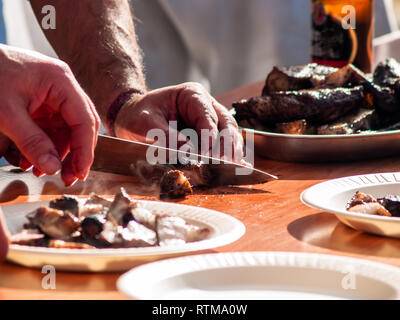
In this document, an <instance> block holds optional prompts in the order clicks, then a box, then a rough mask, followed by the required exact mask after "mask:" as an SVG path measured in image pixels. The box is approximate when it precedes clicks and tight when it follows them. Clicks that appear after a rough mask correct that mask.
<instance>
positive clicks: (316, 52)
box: [311, 0, 374, 73]
mask: <svg viewBox="0 0 400 320" xmlns="http://www.w3.org/2000/svg"><path fill="white" fill-rule="evenodd" d="M373 11H374V1H373V0H312V49H311V56H312V61H313V62H316V63H318V64H322V65H327V66H333V67H338V68H340V67H343V66H345V65H346V64H349V63H352V64H354V65H355V66H356V67H358V68H359V69H361V70H362V71H364V72H367V73H369V72H371V68H372V58H373V57H372V55H373V52H372V39H373V34H374V14H373Z"/></svg>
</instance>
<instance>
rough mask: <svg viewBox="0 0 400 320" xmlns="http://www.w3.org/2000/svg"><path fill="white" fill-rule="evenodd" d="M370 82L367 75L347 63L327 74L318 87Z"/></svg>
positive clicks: (356, 84)
mask: <svg viewBox="0 0 400 320" xmlns="http://www.w3.org/2000/svg"><path fill="white" fill-rule="evenodd" d="M366 82H370V79H368V77H367V75H366V74H364V73H363V72H362V71H361V70H359V69H358V68H356V67H355V66H353V65H352V64H349V65H347V66H345V67H343V68H340V69H338V70H337V71H335V72H333V73H331V74H329V75H327V76H326V77H325V79H324V81H322V82H321V83H320V85H319V88H340V87H342V88H351V87H354V86H359V85H363V84H364V83H366Z"/></svg>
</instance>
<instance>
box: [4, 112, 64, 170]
mask: <svg viewBox="0 0 400 320" xmlns="http://www.w3.org/2000/svg"><path fill="white" fill-rule="evenodd" d="M9 115H10V118H11V119H13V121H3V119H2V120H1V121H0V125H1V127H2V131H3V132H4V133H5V134H6V135H7V136H8V137H9V138H10V139H11V140H13V141H14V143H15V144H16V146H17V147H18V149H19V150H20V151H21V152H22V154H23V155H24V157H25V158H26V159H27V160H28V161H29V162H30V163H31V164H33V165H34V166H35V167H36V168H38V169H39V170H40V171H41V172H43V173H45V174H48V175H53V174H55V173H57V172H58V171H59V170H61V161H60V159H59V156H58V153H57V150H56V148H55V146H54V144H53V142H52V141H51V140H50V138H49V137H48V136H47V135H46V134H45V132H44V131H43V130H42V129H41V128H39V127H38V126H37V125H36V124H35V123H34V122H33V120H32V118H31V117H30V116H29V114H28V113H27V112H16V111H15V109H13V108H9ZM21 128H23V129H21Z"/></svg>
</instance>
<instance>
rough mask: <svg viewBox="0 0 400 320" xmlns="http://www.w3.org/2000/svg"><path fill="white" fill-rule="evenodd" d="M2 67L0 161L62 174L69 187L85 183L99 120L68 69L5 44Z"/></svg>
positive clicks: (1, 48)
mask: <svg viewBox="0 0 400 320" xmlns="http://www.w3.org/2000/svg"><path fill="white" fill-rule="evenodd" d="M0 66H1V67H0V69H1V73H0V97H1V103H0V157H1V156H5V157H6V158H7V159H10V160H11V162H13V163H15V162H16V161H17V162H18V165H19V166H20V167H21V169H23V170H28V169H30V168H31V167H33V172H34V174H35V175H36V176H41V175H43V174H48V175H53V174H55V173H57V172H58V171H60V170H61V176H62V179H63V181H64V183H65V184H66V185H71V184H73V183H74V182H76V181H77V180H78V179H81V180H84V179H85V178H86V177H87V175H88V173H89V170H90V166H91V164H92V162H93V154H94V147H95V145H96V141H97V131H98V129H99V125H100V120H99V117H98V115H97V113H96V110H95V107H94V105H93V103H92V102H91V100H90V99H89V97H88V96H87V95H86V94H85V92H84V91H83V89H82V88H81V87H80V86H79V84H78V82H77V81H76V79H75V77H74V75H73V74H72V72H71V70H70V68H69V67H68V65H66V64H65V63H64V62H62V61H60V60H56V59H52V58H49V57H46V56H43V55H41V54H38V53H35V52H30V51H25V50H20V49H15V48H11V47H8V46H4V45H1V46H0ZM1 133H2V134H1ZM13 145H15V146H14V148H13ZM15 147H16V148H15ZM16 149H18V150H19V152H20V153H21V154H20V155H19V154H18V152H16Z"/></svg>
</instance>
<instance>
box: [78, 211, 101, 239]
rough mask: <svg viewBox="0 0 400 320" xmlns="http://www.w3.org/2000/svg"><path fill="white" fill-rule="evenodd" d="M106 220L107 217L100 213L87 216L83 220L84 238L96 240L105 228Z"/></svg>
mask: <svg viewBox="0 0 400 320" xmlns="http://www.w3.org/2000/svg"><path fill="white" fill-rule="evenodd" d="M106 222H107V219H106V217H105V216H103V215H100V214H96V215H91V216H87V217H85V218H84V219H83V220H82V222H81V229H82V236H83V238H84V239H86V240H96V239H97V238H98V235H99V234H100V233H101V232H102V231H103V230H104V224H105V223H106Z"/></svg>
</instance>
